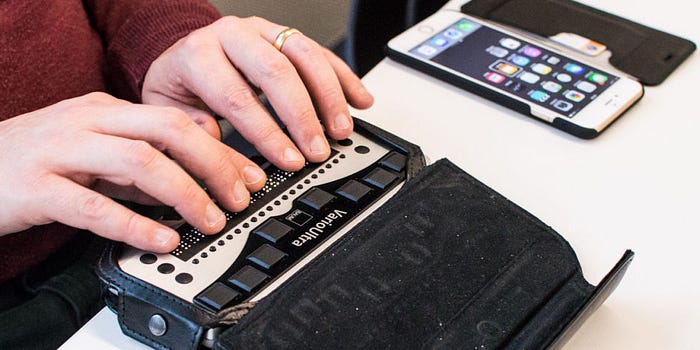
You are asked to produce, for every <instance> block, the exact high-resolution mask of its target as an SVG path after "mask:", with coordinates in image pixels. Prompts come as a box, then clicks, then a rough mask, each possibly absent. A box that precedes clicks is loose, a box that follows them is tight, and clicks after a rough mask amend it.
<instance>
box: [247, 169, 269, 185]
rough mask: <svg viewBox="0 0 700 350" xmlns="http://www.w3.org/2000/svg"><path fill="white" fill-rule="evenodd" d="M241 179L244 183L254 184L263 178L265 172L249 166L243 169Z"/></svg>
mask: <svg viewBox="0 0 700 350" xmlns="http://www.w3.org/2000/svg"><path fill="white" fill-rule="evenodd" d="M243 177H244V178H245V182H246V183H249V184H256V183H258V182H260V180H262V179H263V178H264V177H265V172H264V171H262V169H260V168H258V167H254V166H252V165H249V166H246V167H245V169H243Z"/></svg>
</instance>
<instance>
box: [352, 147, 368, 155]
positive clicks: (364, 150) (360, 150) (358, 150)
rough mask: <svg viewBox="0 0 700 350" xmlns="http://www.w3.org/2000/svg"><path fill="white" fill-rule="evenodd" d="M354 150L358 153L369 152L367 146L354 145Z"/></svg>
mask: <svg viewBox="0 0 700 350" xmlns="http://www.w3.org/2000/svg"><path fill="white" fill-rule="evenodd" d="M355 152H357V153H359V154H367V153H369V147H367V146H357V147H355Z"/></svg>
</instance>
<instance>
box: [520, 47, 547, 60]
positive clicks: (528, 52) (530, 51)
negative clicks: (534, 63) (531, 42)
mask: <svg viewBox="0 0 700 350" xmlns="http://www.w3.org/2000/svg"><path fill="white" fill-rule="evenodd" d="M520 52H522V53H523V55H525V56H530V57H532V58H535V57H538V56H539V55H541V54H542V51H540V49H538V48H536V47H532V46H525V47H524V48H523V49H522V50H521V51H520Z"/></svg>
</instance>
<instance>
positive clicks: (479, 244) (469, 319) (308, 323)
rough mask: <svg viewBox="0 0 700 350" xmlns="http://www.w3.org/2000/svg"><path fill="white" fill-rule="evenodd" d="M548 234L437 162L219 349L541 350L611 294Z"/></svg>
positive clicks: (619, 270)
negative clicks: (591, 281) (587, 276)
mask: <svg viewBox="0 0 700 350" xmlns="http://www.w3.org/2000/svg"><path fill="white" fill-rule="evenodd" d="M633 255H634V254H633V253H632V252H631V251H627V252H626V253H625V254H624V255H623V257H622V259H621V260H620V262H619V263H618V264H617V265H616V266H615V268H614V269H613V270H612V271H611V272H610V273H609V274H608V275H607V277H605V278H604V280H603V281H602V282H601V283H600V284H599V286H598V287H595V286H593V285H591V284H589V283H588V282H586V281H585V279H584V278H583V275H582V272H581V267H580V265H579V263H578V260H577V258H576V255H575V253H574V251H573V250H572V249H571V247H570V246H569V244H568V243H567V242H566V241H565V240H564V239H563V238H562V237H561V236H560V235H558V234H557V233H556V232H555V231H554V230H552V229H551V228H550V227H548V226H546V225H545V224H544V223H542V222H541V221H539V220H538V219H537V218H535V217H534V216H532V215H531V214H529V213H527V212H526V211H525V210H523V209H522V208H520V207H518V206H517V205H515V204H513V203H512V202H510V201H508V200H507V199H506V198H504V197H502V196H500V195H499V194H498V193H496V192H495V191H493V190H492V189H490V188H489V187H487V186H485V185H484V184H482V183H480V182H479V181H477V180H476V179H474V178H473V177H471V176H469V175H468V174H466V173H465V172H464V171H462V170H461V169H459V168H458V167H456V166H455V165H454V164H452V163H450V162H449V161H448V160H440V161H438V162H437V163H435V164H434V165H431V166H429V167H427V168H425V169H424V170H423V171H422V172H421V173H420V174H418V176H416V177H415V178H414V179H413V180H411V181H410V182H409V183H407V184H406V185H405V186H404V188H402V190H401V191H400V192H399V193H398V194H397V195H396V196H394V197H393V198H392V199H391V200H390V201H389V202H387V203H386V204H385V205H384V206H382V208H380V210H379V211H376V212H374V213H373V214H372V215H370V216H369V217H368V218H367V219H366V220H364V221H363V222H361V223H360V224H359V225H358V226H356V227H355V228H353V229H352V230H351V231H350V232H349V233H348V234H347V235H345V236H344V237H343V238H342V239H341V240H339V241H337V242H336V243H335V244H334V245H333V246H332V247H331V248H329V250H328V251H326V252H325V253H324V254H323V255H322V256H320V257H319V258H318V259H317V260H316V261H314V263H313V264H311V265H309V266H307V267H306V268H304V269H303V270H302V271H301V272H299V273H298V274H296V275H295V276H294V277H293V278H292V279H290V280H288V281H287V282H286V283H285V284H284V285H283V286H281V287H280V288H279V289H278V290H276V291H275V292H273V293H272V294H271V295H269V296H267V297H266V298H265V299H263V300H261V301H260V302H259V303H258V304H257V305H255V306H254V307H253V308H252V309H250V310H249V311H248V314H247V315H246V316H244V317H243V318H242V319H241V320H240V322H239V323H238V324H237V325H235V326H233V327H231V328H230V329H229V330H227V331H225V332H224V333H222V334H221V336H220V337H219V341H218V343H217V344H216V347H215V348H216V349H219V350H223V349H241V348H246V349H250V348H255V349H258V348H259V349H268V348H274V349H277V348H284V349H351V348H352V349H355V348H381V349H385V348H397V349H413V348H443V349H457V348H459V349H501V348H506V349H543V348H550V347H559V346H561V345H562V344H563V343H564V342H565V341H566V340H567V339H568V337H569V336H570V335H571V334H572V333H573V332H574V331H575V330H576V328H577V327H578V326H579V325H580V324H581V323H582V322H583V320H585V318H586V317H587V316H588V315H589V314H590V313H591V312H593V311H594V310H595V309H596V308H597V306H599V305H600V303H602V302H603V300H605V298H606V297H607V296H608V295H609V294H610V293H611V292H612V290H613V289H614V288H615V286H616V285H617V283H618V282H619V281H620V279H621V278H622V276H623V274H624V272H625V270H626V268H627V266H628V265H629V263H630V262H631V260H632V257H633Z"/></svg>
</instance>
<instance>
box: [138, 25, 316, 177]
mask: <svg viewBox="0 0 700 350" xmlns="http://www.w3.org/2000/svg"><path fill="white" fill-rule="evenodd" d="M204 34H208V33H204ZM204 34H202V33H201V32H195V33H192V34H190V35H189V36H187V37H186V38H184V39H182V40H181V45H182V46H185V49H183V50H181V51H182V52H186V53H188V55H187V56H186V57H173V58H171V59H169V60H166V61H165V62H164V63H163V64H160V65H157V66H156V68H157V69H163V70H164V71H165V72H161V73H159V72H149V74H152V76H156V75H165V76H172V75H176V76H177V78H173V79H174V80H175V82H173V83H171V85H172V84H180V85H182V86H183V89H185V90H188V91H191V92H192V93H194V94H196V95H197V96H199V97H200V98H201V99H202V100H203V101H204V102H205V103H206V104H207V105H208V106H209V107H210V108H211V109H212V110H213V111H214V112H216V113H217V114H219V115H221V116H222V117H224V118H226V119H227V120H228V121H229V122H230V123H231V124H232V125H233V126H234V127H235V128H236V130H237V131H238V132H239V133H241V135H243V137H244V138H245V139H246V140H247V141H248V142H250V143H251V144H252V145H253V146H255V148H256V149H257V150H258V152H260V154H261V155H263V156H264V157H265V158H267V159H268V160H270V161H271V162H272V163H273V164H275V165H276V166H277V167H279V168H280V169H283V170H287V171H294V170H299V169H300V168H301V167H303V166H304V163H305V160H304V157H303V155H302V154H301V153H300V152H299V150H298V149H297V147H296V146H295V145H294V143H293V142H292V141H291V140H290V139H289V137H287V135H286V134H285V133H284V132H283V131H282V130H281V129H280V128H279V126H278V125H277V123H276V122H275V121H274V120H273V119H272V117H271V116H270V115H269V113H268V112H267V110H266V109H265V107H264V106H263V105H262V104H261V103H260V100H259V99H258V97H257V95H256V94H255V93H254V92H253V90H252V89H251V87H250V85H249V84H248V82H247V81H246V79H245V78H244V77H243V76H241V74H240V73H239V72H238V71H237V70H236V69H235V68H234V67H233V66H232V65H231V62H230V61H229V59H228V57H227V56H226V54H225V53H224V51H223V49H222V48H221V44H220V43H219V42H218V40H215V42H213V43H210V42H209V38H210V37H209V36H207V35H204ZM214 39H216V38H214ZM189 47H191V49H188V48H189ZM192 72H196V73H192Z"/></svg>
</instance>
